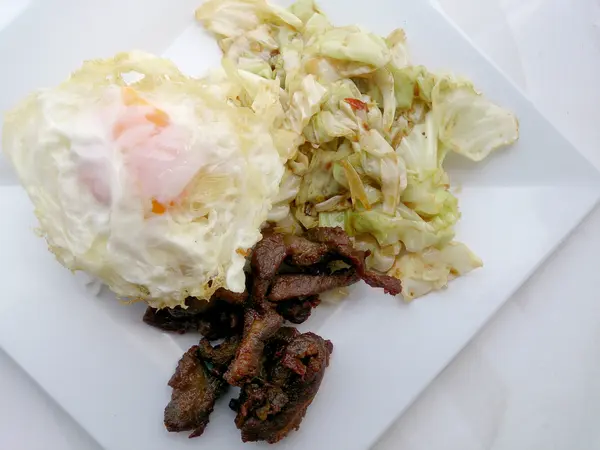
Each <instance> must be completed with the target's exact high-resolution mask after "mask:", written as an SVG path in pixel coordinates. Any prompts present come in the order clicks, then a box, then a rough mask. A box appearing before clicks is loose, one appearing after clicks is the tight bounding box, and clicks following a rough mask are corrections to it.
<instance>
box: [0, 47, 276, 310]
mask: <svg viewBox="0 0 600 450" xmlns="http://www.w3.org/2000/svg"><path fill="white" fill-rule="evenodd" d="M207 83H208V82H203V81H202V80H195V79H190V78H188V77H186V76H184V75H182V74H181V73H180V72H179V70H178V69H177V68H176V67H175V66H174V65H173V64H172V63H170V62H169V61H167V60H164V59H162V58H159V57H156V56H152V55H149V54H145V53H140V52H132V53H123V54H119V55H117V56H116V57H115V58H113V59H108V60H97V61H89V62H86V63H85V64H84V65H83V67H82V68H81V69H80V70H78V71H77V72H75V73H74V74H73V75H72V76H71V78H70V79H69V80H67V81H66V82H64V83H63V84H61V85H59V86H58V87H55V88H52V89H47V90H43V91H39V92H36V93H34V94H32V95H31V96H29V97H28V98H27V99H26V100H24V101H23V102H22V103H21V104H20V105H18V106H17V107H16V108H15V109H14V110H13V111H11V112H10V113H9V114H8V115H7V116H6V119H5V125H4V130H3V136H2V147H3V150H4V152H5V154H6V155H8V157H9V159H10V160H11V161H12V163H13V165H14V167H15V168H16V171H17V173H18V175H19V178H20V180H21V182H22V184H23V186H24V187H25V189H26V190H27V192H28V194H29V197H30V198H31V200H32V202H33V204H34V206H35V213H36V215H37V217H38V219H39V223H40V230H41V233H42V234H43V235H44V237H45V238H46V240H47V243H48V246H49V249H50V250H51V251H52V252H53V253H54V254H55V255H56V257H57V259H58V260H59V261H60V262H61V263H62V264H63V265H64V266H66V267H67V268H69V269H71V270H73V271H80V270H82V271H85V272H87V273H89V274H90V275H93V276H95V277H98V278H99V279H101V280H102V281H103V282H104V283H106V284H107V285H108V286H109V287H110V289H111V290H113V291H114V292H115V293H116V294H117V296H119V297H121V298H125V299H143V300H146V301H147V302H148V303H149V304H150V305H152V306H155V307H167V306H168V307H173V306H176V305H182V304H183V301H184V300H185V298H186V297H188V296H195V297H198V298H203V299H207V298H210V296H211V294H212V293H213V292H214V291H215V290H216V289H218V288H220V287H224V288H226V289H229V290H232V291H234V292H241V291H243V290H244V288H245V275H244V264H245V259H246V256H247V254H248V252H249V249H251V247H252V246H253V245H254V244H255V243H256V242H257V241H258V240H259V239H260V237H261V234H260V229H261V225H262V224H263V222H264V221H265V220H266V218H267V215H268V212H269V210H270V208H271V203H272V200H273V199H274V198H275V197H276V196H277V193H278V189H279V183H280V181H281V178H282V175H283V171H284V168H283V167H284V160H283V159H282V158H281V157H280V155H279V153H278V151H277V148H276V146H275V144H274V142H273V137H272V136H271V134H270V132H269V126H268V123H264V120H263V119H261V117H259V116H258V115H257V114H255V113H254V112H253V111H252V110H250V109H249V108H241V107H238V106H235V105H233V104H231V102H227V101H226V99H225V98H224V97H222V96H220V95H218V94H217V93H218V92H219V90H218V89H215V88H214V86H211V85H210V84H207Z"/></svg>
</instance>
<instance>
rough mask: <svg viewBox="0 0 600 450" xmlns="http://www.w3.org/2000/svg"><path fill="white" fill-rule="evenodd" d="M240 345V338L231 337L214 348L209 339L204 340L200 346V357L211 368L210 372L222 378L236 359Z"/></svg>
mask: <svg viewBox="0 0 600 450" xmlns="http://www.w3.org/2000/svg"><path fill="white" fill-rule="evenodd" d="M239 345H240V337H239V336H230V337H227V338H225V340H224V341H223V342H222V343H221V344H218V345H215V346H214V347H213V346H212V345H211V343H210V342H209V340H208V339H206V338H203V339H201V340H200V343H199V344H198V355H199V356H200V358H202V359H203V360H204V361H205V362H206V363H208V364H207V365H208V366H210V372H211V373H212V374H213V375H217V376H219V377H222V376H223V374H224V373H225V372H226V371H227V368H228V367H229V363H230V362H231V361H232V360H233V358H234V357H235V352H236V351H237V348H238V346H239Z"/></svg>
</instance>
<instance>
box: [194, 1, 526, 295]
mask: <svg viewBox="0 0 600 450" xmlns="http://www.w3.org/2000/svg"><path fill="white" fill-rule="evenodd" d="M196 17H197V19H198V20H199V21H200V22H201V23H202V24H203V25H204V27H205V28H207V29H208V30H209V31H211V32H212V33H213V34H214V35H215V37H216V39H217V41H218V43H219V46H220V48H221V49H222V50H223V54H224V59H223V66H224V68H225V72H226V73H227V75H228V79H229V80H230V81H231V82H232V84H233V86H232V88H231V89H230V93H229V94H230V98H231V101H233V102H234V103H236V104H239V105H240V106H246V107H250V108H252V110H254V111H255V112H256V113H259V114H260V115H261V117H264V119H265V121H268V123H270V124H272V128H273V129H274V131H273V132H272V134H273V136H274V140H275V143H276V146H277V148H278V150H279V152H280V154H281V155H282V156H284V157H286V158H287V159H288V162H287V172H286V175H285V176H284V178H283V180H282V183H281V193H280V195H279V197H278V198H277V201H276V203H275V206H274V208H273V210H272V211H271V214H270V220H271V221H272V222H273V223H275V229H277V230H281V231H283V232H289V233H299V232H300V231H301V230H302V229H306V228H312V227H316V226H339V227H342V228H344V229H345V230H346V231H347V232H348V233H349V234H350V235H351V236H352V237H353V239H354V241H355V244H356V245H357V246H358V247H359V248H362V249H364V250H369V252H370V255H369V257H368V259H367V264H368V265H369V266H370V267H371V268H372V269H373V270H377V271H380V272H387V273H389V274H390V275H393V276H396V277H398V278H400V279H401V280H402V283H403V286H404V294H403V295H404V298H405V299H406V300H410V299H412V298H415V297H418V296H420V295H423V294H425V293H427V292H430V291H431V290H435V289H441V288H443V287H445V286H446V284H447V282H448V280H450V279H452V278H454V277H456V276H459V275H463V274H465V273H467V272H469V271H470V270H472V269H474V268H476V267H479V266H481V261H480V260H479V259H478V258H477V257H476V256H475V255H473V253H471V252H470V250H469V249H468V248H467V247H466V246H465V245H464V244H460V243H457V242H454V241H453V239H454V226H455V224H456V222H457V221H458V220H459V218H460V212H459V209H458V200H457V198H456V197H455V196H454V195H453V194H452V193H451V192H450V182H449V178H448V175H447V174H446V172H445V171H444V168H443V165H442V164H443V162H444V158H445V156H446V154H447V153H448V152H449V151H452V152H455V153H458V154H460V155H463V156H465V157H467V158H469V159H471V160H474V161H480V160H482V159H483V158H485V157H487V156H488V155H490V153H491V152H492V151H494V150H496V149H498V148H500V147H503V146H506V145H509V144H511V143H513V142H514V141H515V140H516V139H517V138H518V123H517V119H516V118H515V116H514V115H513V114H512V113H511V112H509V111H507V110H505V109H503V108H501V107H499V106H497V105H495V104H493V103H492V102H490V101H489V100H487V99H486V98H485V97H483V96H482V95H481V94H480V93H479V92H477V91H476V90H475V88H474V87H473V85H472V84H471V83H470V82H469V81H467V80H464V79H460V78H457V77H455V76H453V75H451V74H436V73H432V72H430V71H428V70H427V68H425V67H423V66H416V65H413V64H412V63H411V61H410V55H409V51H408V48H407V42H406V35H405V33H404V31H403V30H401V29H397V30H394V31H392V32H391V33H390V34H389V35H388V36H387V37H385V38H382V37H379V36H377V35H375V34H372V33H370V32H368V31H366V30H364V29H362V28H361V27H358V26H355V25H352V26H344V27H336V26H334V25H333V24H331V23H330V22H329V20H328V19H327V17H326V16H325V15H324V14H323V12H322V11H321V10H320V9H319V8H318V6H317V5H316V4H315V3H314V1H313V0H299V1H297V2H295V3H294V4H293V5H292V6H291V7H290V8H288V9H282V8H280V7H278V6H274V5H271V4H269V3H267V2H266V1H265V0H209V1H207V2H206V3H204V4H203V5H202V6H201V7H200V8H199V9H198V11H197V12H196Z"/></svg>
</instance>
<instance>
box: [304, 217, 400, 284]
mask: <svg viewBox="0 0 600 450" xmlns="http://www.w3.org/2000/svg"><path fill="white" fill-rule="evenodd" d="M306 237H307V238H308V239H310V240H311V241H314V242H318V243H320V244H324V245H327V247H328V248H329V251H330V252H335V253H337V254H338V255H339V256H340V258H341V259H343V260H344V261H345V262H347V263H348V264H350V265H351V266H352V267H354V268H355V269H356V271H357V272H358V274H359V275H360V277H361V279H363V280H364V281H365V283H367V284H368V285H369V286H371V287H375V288H383V290H384V292H385V293H386V294H391V295H398V294H399V293H400V292H402V285H401V283H400V280H398V279H397V278H394V277H390V276H388V275H382V274H378V273H376V272H372V271H369V270H367V267H366V264H365V258H366V257H367V256H368V255H369V254H368V253H367V252H363V251H361V250H356V249H354V248H353V247H352V242H351V241H350V238H349V237H348V235H347V234H346V232H345V231H344V230H342V229H341V228H339V227H336V228H327V227H318V228H312V229H310V230H308V231H307V232H306Z"/></svg>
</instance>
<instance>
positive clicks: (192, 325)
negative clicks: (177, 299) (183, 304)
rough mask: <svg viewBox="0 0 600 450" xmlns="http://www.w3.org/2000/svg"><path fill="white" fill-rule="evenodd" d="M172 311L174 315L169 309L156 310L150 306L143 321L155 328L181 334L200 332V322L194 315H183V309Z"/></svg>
mask: <svg viewBox="0 0 600 450" xmlns="http://www.w3.org/2000/svg"><path fill="white" fill-rule="evenodd" d="M177 308H179V307H177ZM172 311H173V312H174V314H171V311H170V310H168V309H155V308H152V307H150V306H149V307H148V308H146V312H145V313H144V317H143V318H142V320H143V321H144V322H145V323H147V324H148V325H151V326H153V327H156V328H160V329H161V330H164V331H173V332H175V333H179V334H183V333H186V332H188V331H197V330H198V322H197V320H196V319H194V315H187V314H185V313H181V311H185V309H182V308H179V309H177V310H175V309H173V310H172Z"/></svg>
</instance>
